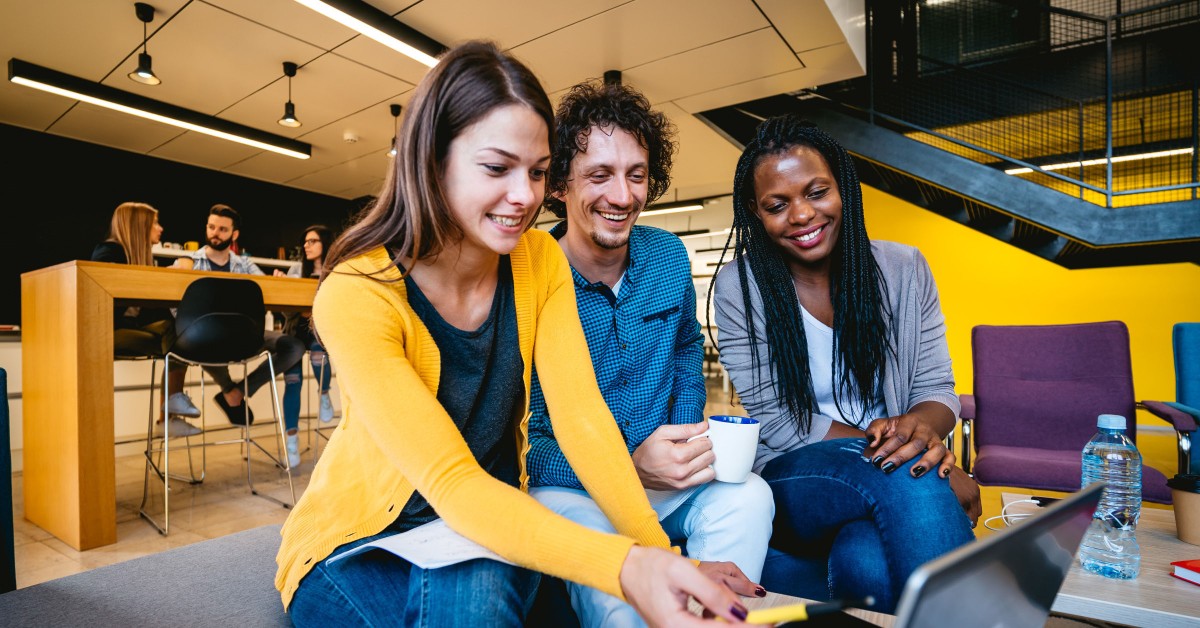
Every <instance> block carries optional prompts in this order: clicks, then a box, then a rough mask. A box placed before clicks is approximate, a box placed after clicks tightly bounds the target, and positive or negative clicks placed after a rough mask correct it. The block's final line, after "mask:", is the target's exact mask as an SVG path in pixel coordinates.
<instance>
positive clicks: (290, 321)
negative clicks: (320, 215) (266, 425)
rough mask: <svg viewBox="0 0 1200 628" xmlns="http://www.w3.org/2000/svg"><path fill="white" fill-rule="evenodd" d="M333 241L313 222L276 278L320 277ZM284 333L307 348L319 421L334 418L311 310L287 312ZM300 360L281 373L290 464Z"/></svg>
mask: <svg viewBox="0 0 1200 628" xmlns="http://www.w3.org/2000/svg"><path fill="white" fill-rule="evenodd" d="M332 242H333V232H332V231H330V230H329V227H326V226H325V225H313V226H311V227H309V228H307V229H305V230H304V259H303V260H302V261H301V262H300V264H299V265H298V266H292V267H291V268H290V269H288V271H287V272H286V273H285V272H283V271H282V270H279V269H276V270H275V276H276V277H296V278H300V277H308V278H312V279H320V278H321V272H322V271H324V269H325V251H328V250H329V245H330V243H332ZM283 333H285V334H287V335H289V336H292V337H294V338H298V339H299V340H300V342H302V343H304V346H305V347H308V359H309V362H311V363H312V370H313V374H314V375H315V376H316V377H319V378H321V408H320V411H319V414H318V415H317V416H318V418H320V419H321V422H322V423H328V422H330V421H332V420H333V400H332V399H330V398H329V384H330V382H331V380H332V372H331V371H330V365H329V363H328V362H326V361H325V360H326V358H325V347H322V346H321V344H320V343H319V342H317V336H316V334H315V333H313V329H312V310H305V311H303V312H289V313H288V314H287V317H286V318H285V319H284V321H283ZM302 362H303V360H301V361H299V362H296V365H295V366H293V367H292V368H290V369H288V370H287V372H286V373H284V374H283V422H284V424H285V425H286V426H287V439H286V441H287V455H288V461H289V463H290V464H291V465H292V466H293V467H294V466H296V465H298V464H300V435H299V433H298V430H299V426H300V400H301V396H302V394H303V391H304V365H303V364H302Z"/></svg>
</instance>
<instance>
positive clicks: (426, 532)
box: [329, 519, 512, 569]
mask: <svg viewBox="0 0 1200 628" xmlns="http://www.w3.org/2000/svg"><path fill="white" fill-rule="evenodd" d="M372 549H381V550H385V551H388V552H391V553H392V554H395V555H396V556H399V557H400V558H403V559H404V560H407V561H408V562H410V563H412V564H414V565H416V566H418V567H420V568H422V569H437V568H438V567H445V566H446V565H455V564H458V563H465V562H467V561H468V560H475V559H477V558H488V559H491V560H494V561H497V562H501V563H506V564H509V565H511V564H512V563H511V562H509V561H507V560H504V559H503V558H500V556H499V555H498V554H496V553H495V552H493V551H491V550H489V549H487V548H485V547H483V546H482V545H480V544H478V543H476V542H474V541H472V540H470V539H468V538H467V537H465V536H463V535H461V534H459V533H457V532H455V531H454V530H451V529H450V526H448V525H446V521H445V520H444V519H437V520H434V521H430V522H429V523H427V524H425V525H423V526H419V527H416V528H413V529H412V530H409V531H408V532H400V533H397V534H393V535H391V536H386V537H383V538H382V539H379V540H377V541H372V542H370V543H366V544H363V545H359V546H358V547H356V548H354V549H352V550H348V551H345V552H342V553H341V554H338V555H336V556H334V557H333V558H330V559H329V562H330V563H334V562H337V561H339V560H342V559H343V558H346V557H349V556H354V555H356V554H361V553H362V552H366V551H370V550H372Z"/></svg>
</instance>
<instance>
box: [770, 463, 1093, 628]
mask: <svg viewBox="0 0 1200 628" xmlns="http://www.w3.org/2000/svg"><path fill="white" fill-rule="evenodd" d="M1102 491H1103V485H1102V484H1100V483H1096V484H1092V485H1091V486H1089V487H1087V488H1086V489H1083V490H1081V491H1079V492H1078V493H1075V494H1074V495H1071V496H1070V497H1066V498H1063V499H1062V500H1061V501H1059V502H1057V503H1055V504H1054V505H1052V506H1050V507H1049V508H1046V509H1045V511H1044V512H1041V513H1039V514H1037V515H1036V516H1034V517H1031V518H1029V519H1026V520H1024V521H1023V522H1022V523H1021V524H1020V525H1016V526H1013V527H1010V528H1007V529H1005V530H1003V531H1002V532H998V533H996V534H993V535H992V536H990V537H987V538H985V539H983V540H981V541H977V542H974V543H971V544H968V545H964V546H962V547H960V548H958V549H957V550H954V551H953V552H950V553H949V554H946V555H945V556H942V557H941V558H938V559H936V560H933V561H930V562H928V563H925V564H924V565H922V566H921V567H919V568H917V570H916V571H914V572H913V573H912V575H911V576H909V578H908V581H907V582H906V583H905V586H904V592H903V593H902V594H901V596H900V604H899V606H898V607H897V609H896V622H895V623H894V624H893V626H894V628H927V627H935V626H936V627H941V626H956V627H961V628H976V627H978V628H1006V627H1009V626H1012V627H1021V628H1024V627H1026V626H1042V625H1044V624H1045V622H1046V618H1047V617H1048V616H1049V615H1050V606H1051V605H1052V604H1053V603H1054V598H1055V596H1057V595H1058V590H1059V589H1060V588H1061V587H1062V583H1063V580H1065V579H1066V577H1067V572H1068V571H1069V570H1070V569H1071V566H1072V565H1073V564H1075V552H1076V551H1077V550H1078V549H1079V543H1080V541H1082V540H1083V535H1084V533H1085V532H1087V529H1088V525H1090V524H1091V521H1092V514H1093V513H1094V512H1095V511H1096V506H1097V505H1098V504H1099V503H1100V494H1101V492H1102ZM789 625H790V626H796V627H800V626H803V627H805V628H817V627H822V626H824V627H828V626H870V625H873V624H869V623H867V622H864V621H862V620H860V619H857V618H854V617H851V616H850V615H845V614H836V615H832V616H827V618H819V617H814V618H812V619H811V620H809V621H806V622H795V623H793V624H789Z"/></svg>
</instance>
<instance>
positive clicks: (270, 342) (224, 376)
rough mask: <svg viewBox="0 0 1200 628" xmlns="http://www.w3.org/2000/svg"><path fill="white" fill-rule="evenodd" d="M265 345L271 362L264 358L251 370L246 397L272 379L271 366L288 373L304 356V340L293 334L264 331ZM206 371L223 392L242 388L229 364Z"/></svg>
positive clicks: (206, 368)
mask: <svg viewBox="0 0 1200 628" xmlns="http://www.w3.org/2000/svg"><path fill="white" fill-rule="evenodd" d="M263 347H264V348H265V349H266V350H268V351H270V352H271V364H268V362H267V360H263V362H262V364H259V365H258V368H256V369H254V370H253V371H251V372H250V375H249V376H248V377H247V378H246V388H247V389H248V390H246V391H245V395H246V397H250V396H252V395H254V393H255V392H257V391H258V389H259V388H262V387H263V385H264V384H266V383H267V382H269V381H271V366H274V367H275V373H276V374H277V375H278V374H279V373H286V372H287V370H288V369H290V368H292V367H293V366H295V365H297V364H299V363H300V360H301V359H302V358H303V357H304V342H303V341H301V340H300V339H298V338H295V337H293V336H289V335H287V334H283V333H280V332H277V331H267V332H263ZM204 371H205V372H206V373H208V374H209V375H211V376H212V378H213V381H214V382H216V384H217V386H220V387H221V392H229V391H230V390H233V389H234V388H240V387H241V383H237V382H234V381H233V378H232V377H230V376H229V367H227V366H206V367H204Z"/></svg>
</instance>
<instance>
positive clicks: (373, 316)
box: [275, 230, 670, 607]
mask: <svg viewBox="0 0 1200 628" xmlns="http://www.w3.org/2000/svg"><path fill="white" fill-rule="evenodd" d="M390 262H391V260H390V259H389V257H388V253H387V251H386V250H385V249H384V248H382V247H380V248H377V249H375V250H372V251H370V252H368V253H366V254H364V255H361V256H359V257H356V258H354V259H351V260H347V261H346V262H344V263H342V264H339V265H338V266H337V267H336V268H335V269H334V270H333V273H332V274H331V275H330V276H329V277H328V278H327V279H326V280H325V281H324V282H323V283H322V284H321V289H320V291H319V292H318V293H317V297H316V300H315V302H314V304H313V316H314V318H315V320H316V323H317V328H318V329H319V330H320V334H321V340H322V342H323V344H324V345H325V348H326V349H327V351H328V352H329V355H330V359H331V361H333V362H334V363H336V364H337V366H338V381H339V382H340V383H339V386H340V388H341V400H342V420H341V423H340V424H339V425H338V428H337V430H336V431H335V432H334V435H333V437H332V438H331V439H330V441H329V444H328V446H327V447H326V449H325V452H324V453H323V454H322V456H321V460H320V463H319V464H318V465H317V466H316V468H315V469H314V470H313V474H312V478H311V480H310V481H309V484H308V488H307V489H306V490H305V492H304V496H303V497H302V498H301V499H300V501H299V503H297V504H296V507H295V509H294V510H293V511H292V513H291V515H290V516H289V517H288V519H287V522H286V523H285V524H284V526H283V532H282V534H283V543H282V546H281V547H280V548H279V554H278V555H277V556H276V559H275V560H276V563H277V564H278V565H279V571H278V572H277V574H276V576H275V587H276V588H277V589H279V591H280V593H281V595H282V598H283V604H284V607H287V606H288V605H289V604H290V603H291V599H292V595H293V594H294V593H295V592H296V587H298V586H299V584H300V580H301V578H303V577H304V576H305V574H307V573H308V571H309V570H310V569H311V568H312V567H313V565H315V564H316V563H318V562H320V561H322V560H324V559H325V558H327V557H328V556H329V555H330V554H331V553H332V552H333V550H334V549H335V548H337V547H338V546H339V545H342V544H344V543H348V542H350V541H353V540H355V539H360V538H363V537H367V536H371V535H373V534H376V533H378V532H380V531H382V530H383V529H384V528H385V527H387V525H388V524H390V523H391V522H392V521H393V520H395V518H396V516H397V514H399V512H400V509H402V508H403V507H404V505H405V504H406V503H408V499H409V497H410V496H411V495H412V494H413V491H414V490H419V491H420V493H421V495H423V496H424V497H425V499H426V500H428V501H429V503H430V505H432V506H433V508H434V509H435V510H437V513H438V515H440V516H441V517H442V518H443V519H445V520H446V523H447V524H449V526H450V527H451V528H452V529H454V530H455V531H456V532H458V533H459V534H462V535H463V536H465V537H467V538H469V539H471V540H473V541H475V542H477V543H479V544H480V545H482V546H484V547H487V548H489V549H491V550H492V551H494V552H496V553H497V554H499V555H500V556H503V557H504V558H505V559H507V560H510V561H512V562H514V563H516V564H519V565H522V566H525V567H528V568H530V569H534V570H537V571H541V572H544V573H548V574H552V575H555V576H559V577H561V578H565V579H568V580H572V581H575V582H578V583H581V584H584V585H587V586H591V587H595V588H597V589H600V590H602V591H605V592H607V593H610V594H612V595H615V596H617V597H622V598H623V595H622V592H621V586H620V582H619V574H620V570H621V565H622V563H623V562H624V560H625V556H626V555H627V554H628V553H629V548H630V546H631V545H633V544H634V543H635V542H636V543H638V544H641V545H647V546H658V547H664V548H665V547H669V545H670V543H669V541H668V539H667V536H666V534H665V533H664V532H663V530H662V526H661V525H660V524H659V522H658V517H657V516H656V515H655V512H654V510H652V509H651V507H650V503H649V502H648V501H647V499H646V494H645V492H644V490H643V489H642V487H641V484H640V482H639V481H638V477H637V473H636V471H635V470H634V468H633V464H632V461H631V460H630V457H629V452H628V450H627V449H626V448H625V443H624V441H623V440H622V438H621V433H620V431H619V430H618V429H617V424H616V421H615V420H614V419H613V417H612V414H611V413H610V412H609V410H608V406H607V405H606V404H605V403H604V398H603V397H602V396H601V395H600V390H599V388H598V387H597V385H596V378H595V373H594V371H593V369H592V363H591V358H590V356H589V353H588V346H587V340H586V339H585V337H584V335H583V327H582V326H581V324H580V322H579V315H578V313H577V311H576V306H575V287H574V285H573V283H572V280H571V271H570V266H569V265H568V263H567V260H566V257H565V256H564V255H563V253H562V250H561V249H559V246H558V244H557V243H556V242H555V241H554V239H553V238H551V237H550V235H549V234H546V233H544V232H541V231H536V230H531V231H529V232H527V233H526V234H525V235H524V236H522V237H521V240H520V242H519V243H518V244H517V247H516V249H514V250H513V252H512V254H511V262H512V273H513V285H514V298H515V301H516V310H517V327H518V330H519V335H520V346H521V358H522V360H523V361H524V378H523V379H524V384H525V408H524V411H523V418H522V419H521V422H520V425H519V429H518V430H517V433H516V434H514V437H515V438H517V451H518V452H520V456H519V457H518V459H519V460H520V470H521V475H520V478H521V486H520V490H517V489H515V488H513V487H511V486H508V485H506V484H504V483H503V482H501V481H499V480H496V479H495V478H493V477H492V476H490V475H488V473H487V472H486V471H484V470H483V468H481V467H480V466H479V463H478V462H476V460H475V458H474V456H472V455H471V452H470V450H469V449H468V448H467V444H466V441H464V440H463V437H462V435H461V433H460V432H459V431H458V428H457V427H456V426H455V425H454V422H453V421H452V420H451V419H450V417H449V415H447V414H446V411H445V410H444V409H443V408H442V406H441V404H439V403H438V401H437V398H436V392H437V388H438V376H439V375H440V372H441V361H440V355H439V354H438V349H437V345H436V344H434V341H433V337H432V336H431V335H430V334H429V331H428V330H427V329H426V328H425V326H424V325H423V324H422V323H421V321H420V319H419V318H418V317H417V315H416V313H414V312H413V310H412V308H411V307H410V306H409V304H408V300H407V296H406V293H405V287H404V282H403V281H398V280H399V279H400V273H399V272H398V271H397V270H396V269H395V268H390V269H387V270H385V271H383V272H381V273H379V274H377V275H375V277H374V278H372V277H366V276H364V275H365V274H367V273H373V272H377V271H380V270H381V269H384V268H386V267H387V266H388V264H390ZM378 280H382V281H378ZM534 363H536V364H537V367H538V377H539V378H540V380H541V383H542V389H543V390H544V391H545V395H546V404H547V406H548V407H549V410H550V416H551V417H553V424H554V433H555V435H556V436H557V437H558V441H559V444H560V445H561V446H562V450H563V453H564V454H566V456H567V460H568V461H569V462H570V463H571V467H572V468H573V469H574V470H575V472H576V473H577V474H578V475H579V478H580V480H581V481H582V482H583V485H584V487H585V488H586V489H587V491H588V493H589V494H590V495H591V496H592V498H593V499H595V500H596V503H597V504H598V505H599V506H600V507H601V509H602V510H603V511H604V512H605V514H607V515H608V517H609V519H610V520H611V521H612V522H613V524H614V526H615V527H616V529H617V530H618V531H619V532H620V533H621V534H622V535H623V536H617V535H612V534H603V533H600V532H596V531H593V530H589V529H587V528H584V527H582V526H579V525H577V524H575V523H572V522H570V521H568V520H566V519H564V518H562V517H559V516H557V515H555V514H553V513H551V512H550V511H549V510H547V509H546V508H544V507H543V506H542V505H541V504H539V503H538V502H537V501H536V500H534V499H533V498H532V497H530V496H529V495H528V494H527V492H528V485H529V474H528V472H527V470H526V466H525V457H526V455H527V454H528V452H529V438H528V426H529V382H530V376H531V372H532V365H533V364H534Z"/></svg>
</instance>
